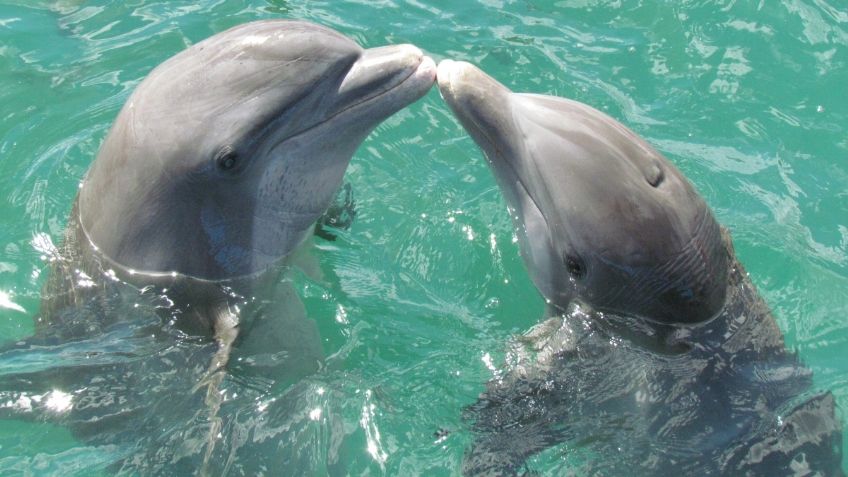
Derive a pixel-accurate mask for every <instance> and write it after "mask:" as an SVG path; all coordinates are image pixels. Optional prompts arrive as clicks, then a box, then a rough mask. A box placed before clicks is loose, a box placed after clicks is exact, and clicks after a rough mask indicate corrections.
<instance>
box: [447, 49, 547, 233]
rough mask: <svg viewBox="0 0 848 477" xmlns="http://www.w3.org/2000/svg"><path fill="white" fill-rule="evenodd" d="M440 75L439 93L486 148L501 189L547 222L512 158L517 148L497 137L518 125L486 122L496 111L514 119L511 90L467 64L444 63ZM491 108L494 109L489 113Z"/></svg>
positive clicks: (476, 140) (450, 61) (485, 152)
mask: <svg viewBox="0 0 848 477" xmlns="http://www.w3.org/2000/svg"><path fill="white" fill-rule="evenodd" d="M436 76H437V81H438V86H439V93H440V94H441V95H442V98H443V99H444V100H445V102H446V103H447V104H448V105H449V106H450V108H451V110H453V112H454V113H455V115H456V117H457V118H459V120H460V122H461V123H462V124H463V126H464V127H465V129H466V130H467V131H468V132H469V133H470V134H471V136H472V138H473V139H474V141H475V142H476V143H477V144H478V145H479V146H480V148H481V149H482V151H483V155H484V156H485V157H486V159H487V162H489V164H490V166H491V168H492V169H493V170H494V171H495V172H496V174H495V176H496V178H498V179H499V182H501V183H502V184H501V189H510V190H512V192H513V193H515V194H516V195H521V196H523V197H526V198H527V199H528V200H529V203H530V205H532V207H535V209H536V211H537V212H538V213H539V215H541V216H542V217H544V218H545V221H546V222H547V217H546V216H545V213H544V210H545V209H543V208H542V207H540V205H539V201H538V199H537V197H536V196H535V195H534V194H533V193H531V188H530V187H528V186H527V184H526V178H525V177H524V176H523V175H522V174H520V173H519V171H518V169H517V167H516V164H515V160H514V159H512V158H513V157H517V154H512V153H511V152H510V151H509V149H510V148H511V147H515V145H514V144H509V143H508V142H507V141H503V140H497V138H496V137H495V136H497V135H499V134H500V135H504V133H505V132H506V130H507V128H517V127H518V126H517V125H516V124H515V123H514V122H513V121H502V122H491V121H490V122H488V123H487V122H485V121H484V120H483V119H484V116H485V115H486V114H489V115H492V114H491V113H493V112H496V113H497V116H499V117H508V118H512V117H513V114H514V111H513V109H512V106H511V105H510V102H509V101H508V95H509V94H510V93H511V91H510V90H509V89H508V88H506V87H505V86H503V85H502V84H500V83H499V82H497V81H496V80H495V79H493V78H491V77H490V76H489V75H487V74H485V73H484V72H483V71H481V70H480V69H479V68H477V67H476V66H474V65H472V64H471V63H467V62H465V61H454V60H442V61H441V62H439V66H438V71H437V73H436ZM487 108H488V109H490V110H488V111H487ZM492 116H493V115H492ZM521 134H522V135H523V133H521ZM503 176H505V177H503Z"/></svg>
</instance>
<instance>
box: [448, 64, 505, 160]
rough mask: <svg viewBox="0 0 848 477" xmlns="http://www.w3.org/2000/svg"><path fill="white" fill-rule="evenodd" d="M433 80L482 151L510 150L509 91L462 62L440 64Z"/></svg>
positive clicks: (478, 70) (503, 151)
mask: <svg viewBox="0 0 848 477" xmlns="http://www.w3.org/2000/svg"><path fill="white" fill-rule="evenodd" d="M436 76H437V78H438V84H439V92H440V93H441V95H442V98H444V100H445V102H446V103H448V106H450V108H451V110H453V112H454V114H455V115H456V117H457V118H458V119H459V121H460V123H462V125H463V127H464V128H465V129H466V131H468V133H469V134H470V135H471V137H473V138H474V140H475V141H476V142H477V144H479V145H480V146H481V147H482V148H483V150H484V151H486V152H487V153H495V152H500V153H501V154H498V155H503V153H505V152H506V149H508V148H510V147H512V146H513V145H512V144H510V141H509V138H510V137H512V136H515V134H513V133H514V132H515V130H516V125H515V122H514V120H513V115H512V113H511V110H512V101H511V97H512V91H510V90H509V88H507V87H506V86H504V85H502V84H501V83H499V82H498V81H497V80H495V79H494V78H492V77H491V76H489V75H487V74H486V73H484V72H483V71H482V70H481V69H480V68H477V67H476V66H474V65H472V64H471V63H466V62H464V61H453V60H443V61H442V62H440V63H439V67H438V70H437V72H436ZM490 158H491V157H490Z"/></svg>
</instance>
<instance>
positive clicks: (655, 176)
mask: <svg viewBox="0 0 848 477" xmlns="http://www.w3.org/2000/svg"><path fill="white" fill-rule="evenodd" d="M645 178H646V179H647V180H648V184H651V187H659V186H660V184H662V181H663V180H665V172H663V170H662V168H661V167H660V166H659V165H658V164H651V167H650V168H649V169H648V172H647V174H646V175H645Z"/></svg>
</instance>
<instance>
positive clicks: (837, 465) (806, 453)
mask: <svg viewBox="0 0 848 477" xmlns="http://www.w3.org/2000/svg"><path fill="white" fill-rule="evenodd" d="M837 414H838V412H837V407H836V401H835V400H834V397H833V394H832V393H830V392H826V393H824V394H820V395H818V396H815V397H813V398H811V399H808V400H807V401H805V402H803V403H801V404H800V405H798V406H796V407H795V408H794V409H792V410H791V411H790V412H789V413H788V414H787V415H786V416H785V417H784V418H783V423H782V425H781V426H780V428H779V429H778V430H777V432H776V433H775V434H773V435H772V436H769V437H768V438H766V439H764V440H763V441H762V442H758V443H756V444H754V445H752V446H750V447H749V448H748V451H747V455H745V457H744V458H743V460H742V462H741V463H739V464H738V466H737V470H738V471H739V473H740V474H744V473H745V471H746V470H749V469H756V471H757V472H755V473H756V474H757V475H761V474H760V472H762V469H768V470H769V473H768V474H762V475H788V474H789V473H793V472H794V473H795V474H796V475H832V476H844V475H845V473H844V471H843V470H842V424H841V420H840V419H839V417H838V415H837Z"/></svg>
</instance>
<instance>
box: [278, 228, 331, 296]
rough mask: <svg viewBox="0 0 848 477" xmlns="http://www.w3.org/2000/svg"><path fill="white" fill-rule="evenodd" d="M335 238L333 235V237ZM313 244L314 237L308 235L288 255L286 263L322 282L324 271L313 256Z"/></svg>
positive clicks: (311, 278) (310, 277)
mask: <svg viewBox="0 0 848 477" xmlns="http://www.w3.org/2000/svg"><path fill="white" fill-rule="evenodd" d="M316 235H318V233H317V225H316ZM333 240H335V237H333ZM314 246H315V239H314V237H313V236H308V237H306V239H305V240H304V241H303V243H301V244H300V245H299V246H298V247H297V248H296V249H295V250H294V251H293V252H292V253H291V255H289V257H288V259H287V260H288V263H289V265H290V266H292V267H294V268H297V269H298V270H300V271H301V272H303V274H304V275H306V276H307V277H309V279H310V280H312V281H315V282H319V283H322V284H323V283H324V282H325V280H324V271H323V270H321V262H320V261H319V260H318V257H316V256H315V253H314V252H313V250H314Z"/></svg>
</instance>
